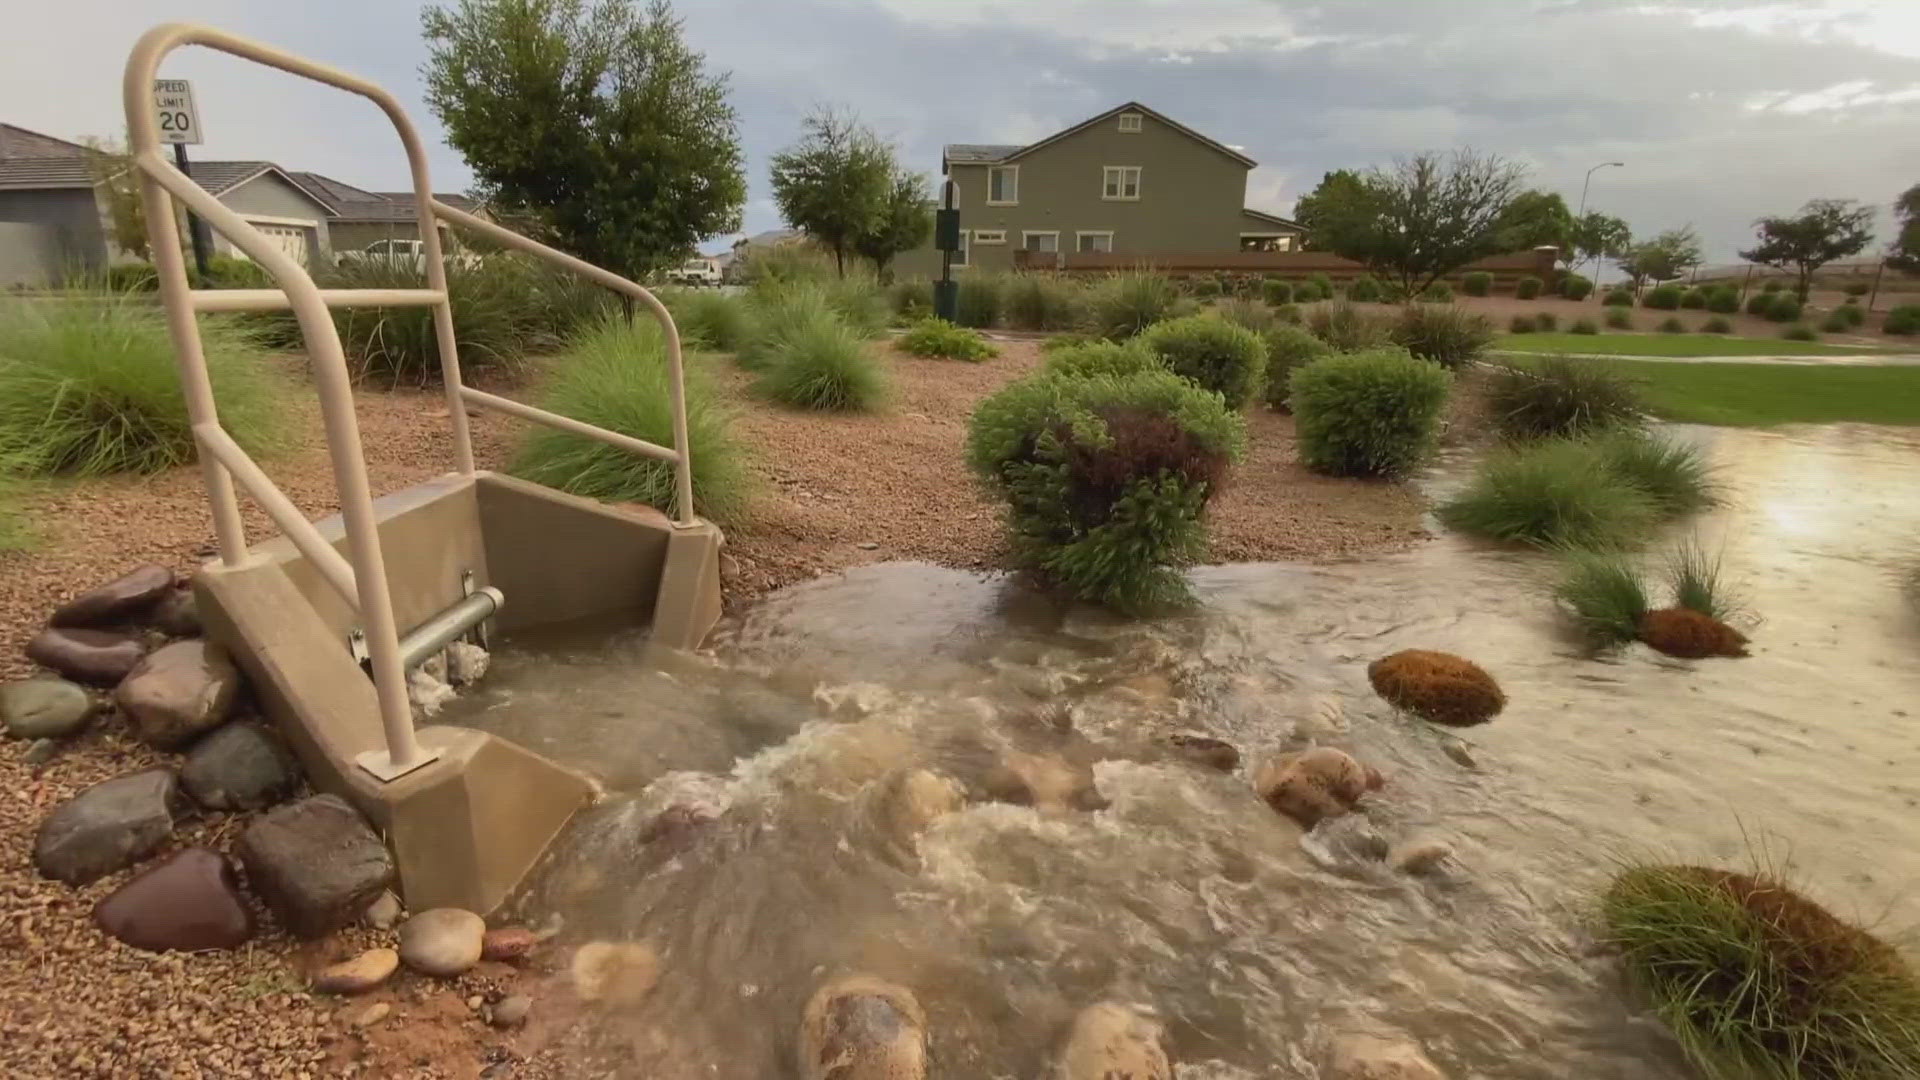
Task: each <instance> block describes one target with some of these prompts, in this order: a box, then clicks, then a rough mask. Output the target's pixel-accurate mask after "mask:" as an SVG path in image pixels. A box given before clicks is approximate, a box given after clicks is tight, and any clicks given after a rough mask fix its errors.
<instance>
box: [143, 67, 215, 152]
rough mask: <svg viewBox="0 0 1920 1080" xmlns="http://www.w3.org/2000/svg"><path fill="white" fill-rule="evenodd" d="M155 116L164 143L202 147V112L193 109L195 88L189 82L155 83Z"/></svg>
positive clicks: (182, 80) (181, 80) (163, 81)
mask: <svg viewBox="0 0 1920 1080" xmlns="http://www.w3.org/2000/svg"><path fill="white" fill-rule="evenodd" d="M153 112H154V116H155V117H156V118H157V119H158V121H159V125H160V141H161V142H163V143H192V144H194V145H196V146H197V145H199V144H200V143H202V142H204V141H205V140H204V139H202V138H201V137H200V110H198V109H196V108H194V107H193V84H192V83H189V82H188V81H187V80H185V79H155V80H153Z"/></svg>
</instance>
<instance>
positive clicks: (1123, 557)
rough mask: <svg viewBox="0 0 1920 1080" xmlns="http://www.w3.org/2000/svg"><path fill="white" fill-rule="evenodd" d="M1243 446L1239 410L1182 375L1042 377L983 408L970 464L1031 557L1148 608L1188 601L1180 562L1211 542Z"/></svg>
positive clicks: (1066, 583) (1042, 569) (1057, 577)
mask: <svg viewBox="0 0 1920 1080" xmlns="http://www.w3.org/2000/svg"><path fill="white" fill-rule="evenodd" d="M1057 355H1059V354H1056V356H1057ZM1243 440H1244V433H1243V425H1242V420H1241V418H1240V416H1239V414H1238V413H1235V412H1233V411H1232V410H1230V409H1228V408H1227V407H1226V406H1225V405H1224V404H1223V403H1222V402H1221V400H1220V398H1219V396H1218V395H1216V394H1212V393H1209V392H1207V391H1205V390H1201V389H1200V388H1198V387H1196V386H1194V385H1193V384H1192V383H1190V382H1188V381H1186V380H1185V379H1182V378H1180V377H1179V376H1177V375H1174V374H1173V373H1172V372H1170V371H1166V370H1161V369H1145V370H1137V371H1133V372H1131V373H1128V374H1121V375H1113V374H1093V375H1081V374H1069V373H1062V372H1060V371H1042V372H1039V373H1037V374H1035V375H1032V376H1030V377H1028V378H1025V379H1022V380H1020V381H1018V382H1015V383H1012V384H1010V385H1008V386H1006V387H1004V388H1003V389H1001V390H1000V391H999V392H998V393H996V394H994V395H993V396H991V397H989V398H987V399H986V400H985V401H982V402H981V403H980V405H979V407H978V408H976V409H975V410H974V414H973V420H972V423H971V426H970V428H969V431H968V438H967V462H968V464H969V466H970V467H971V468H972V469H973V471H974V472H975V474H976V475H978V476H979V477H980V478H981V480H982V481H983V482H984V483H986V484H987V485H988V487H989V488H991V489H992V490H993V491H994V492H995V493H996V494H998V495H999V496H1000V497H1001V498H1002V499H1003V500H1005V502H1006V506H1007V515H1006V521H1007V526H1008V530H1009V532H1010V533H1011V534H1012V547H1013V552H1014V556H1015V558H1016V559H1017V560H1018V561H1019V562H1020V563H1021V564H1022V565H1024V566H1026V567H1028V568H1029V569H1031V570H1033V571H1035V572H1037V573H1038V574H1039V575H1040V576H1041V577H1042V578H1043V579H1044V580H1045V581H1047V582H1049V583H1050V584H1052V585H1053V586H1055V587H1058V588H1059V589H1061V590H1062V591H1064V592H1066V593H1067V594H1068V595H1070V596H1073V597H1075V598H1077V599H1081V600H1087V601H1091V602H1094V603H1098V604H1103V605H1106V606H1109V607H1112V608H1114V609H1116V610H1119V611H1122V612H1128V613H1142V612H1147V611H1151V610H1155V609H1158V608H1162V607H1165V606H1166V605H1169V604H1174V603H1178V602H1182V601H1184V600H1186V599H1188V598H1189V595H1190V594H1189V592H1188V588H1187V585H1186V582H1185V579H1184V578H1183V577H1182V576H1181V574H1180V573H1179V568H1180V567H1183V566H1185V565H1187V564H1189V563H1191V562H1193V561H1194V560H1195V559H1197V558H1199V556H1200V555H1201V554H1202V552H1203V551H1204V550H1205V544H1206V518H1205V515H1206V507H1207V504H1208V502H1209V501H1210V500H1211V499H1212V498H1213V496H1214V495H1215V494H1216V493H1217V492H1218V491H1219V488H1220V484H1221V482H1222V480H1223V479H1224V478H1225V476H1226V473H1227V469H1228V467H1229V465H1230V464H1231V463H1232V462H1233V461H1235V460H1237V459H1238V458H1239V456H1240V453H1241V446H1242V443H1243Z"/></svg>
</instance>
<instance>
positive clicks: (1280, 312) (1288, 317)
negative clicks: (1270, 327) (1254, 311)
mask: <svg viewBox="0 0 1920 1080" xmlns="http://www.w3.org/2000/svg"><path fill="white" fill-rule="evenodd" d="M1273 318H1274V321H1275V322H1283V323H1292V324H1293V325H1295V326H1299V325H1300V324H1301V323H1303V322H1305V321H1306V318H1307V317H1306V316H1305V315H1303V314H1301V312H1300V305H1299V304H1281V305H1280V306H1278V307H1276V308H1274V309H1273Z"/></svg>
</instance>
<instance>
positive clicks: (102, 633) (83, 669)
mask: <svg viewBox="0 0 1920 1080" xmlns="http://www.w3.org/2000/svg"><path fill="white" fill-rule="evenodd" d="M146 655H147V647H146V645H145V644H143V643H142V642H141V641H140V639H139V638H137V637H134V636H133V635H132V634H122V633H119V632H117V631H113V630H69V629H65V628H62V627H50V628H48V629H46V630H42V631H40V632H39V633H38V634H35V635H34V636H33V640H31V641H29V642H27V659H29V660H31V661H33V662H34V663H36V664H39V665H41V666H42V667H50V668H52V669H53V670H55V671H57V672H59V673H60V674H62V675H64V676H66V677H67V678H69V679H72V680H73V681H74V682H82V683H86V684H87V685H88V686H113V685H115V684H117V683H118V682H119V681H120V680H122V679H124V678H126V677H127V673H128V672H131V671H132V670H133V669H134V668H135V667H136V666H138V665H139V663H140V659H141V657H144V656H146Z"/></svg>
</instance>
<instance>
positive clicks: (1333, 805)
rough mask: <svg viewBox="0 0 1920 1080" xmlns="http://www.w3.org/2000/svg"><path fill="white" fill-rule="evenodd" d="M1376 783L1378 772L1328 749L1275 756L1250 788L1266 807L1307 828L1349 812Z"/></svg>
mask: <svg viewBox="0 0 1920 1080" xmlns="http://www.w3.org/2000/svg"><path fill="white" fill-rule="evenodd" d="M1380 783H1381V781H1380V779H1379V774H1378V773H1376V772H1373V771H1372V770H1370V769H1368V768H1367V767H1366V766H1364V765H1362V764H1360V763H1359V762H1358V761H1355V760H1354V759H1353V757H1352V756H1351V755H1349V754H1347V753H1345V752H1344V751H1340V750H1335V749H1334V748H1332V747H1330V746H1316V747H1314V748H1313V749H1311V750H1308V751H1306V752H1304V753H1300V754H1279V755H1276V756H1274V757H1272V758H1269V759H1267V760H1266V761H1264V762H1262V763H1261V764H1260V767H1259V768H1258V769H1256V770H1254V774H1253V788H1254V790H1255V791H1257V792H1259V793H1260V797H1261V798H1262V799H1265V800H1266V801H1267V805H1269V806H1271V807H1273V808H1274V809H1275V810H1278V811H1280V812H1281V813H1282V814H1285V815H1287V816H1288V817H1290V818H1292V819H1293V820H1295V821H1297V822H1299V823H1300V826H1301V827H1302V828H1307V829H1311V828H1313V827H1314V826H1315V825H1316V824H1318V823H1319V822H1320V821H1321V820H1322V819H1324V818H1332V817H1339V816H1340V815H1341V814H1344V813H1347V812H1348V811H1350V810H1352V809H1353V808H1354V806H1355V805H1357V804H1358V803H1359V801H1360V799H1361V797H1362V796H1364V795H1365V794H1366V793H1367V792H1368V791H1371V790H1373V789H1374V788H1376V787H1378V786H1380Z"/></svg>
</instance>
